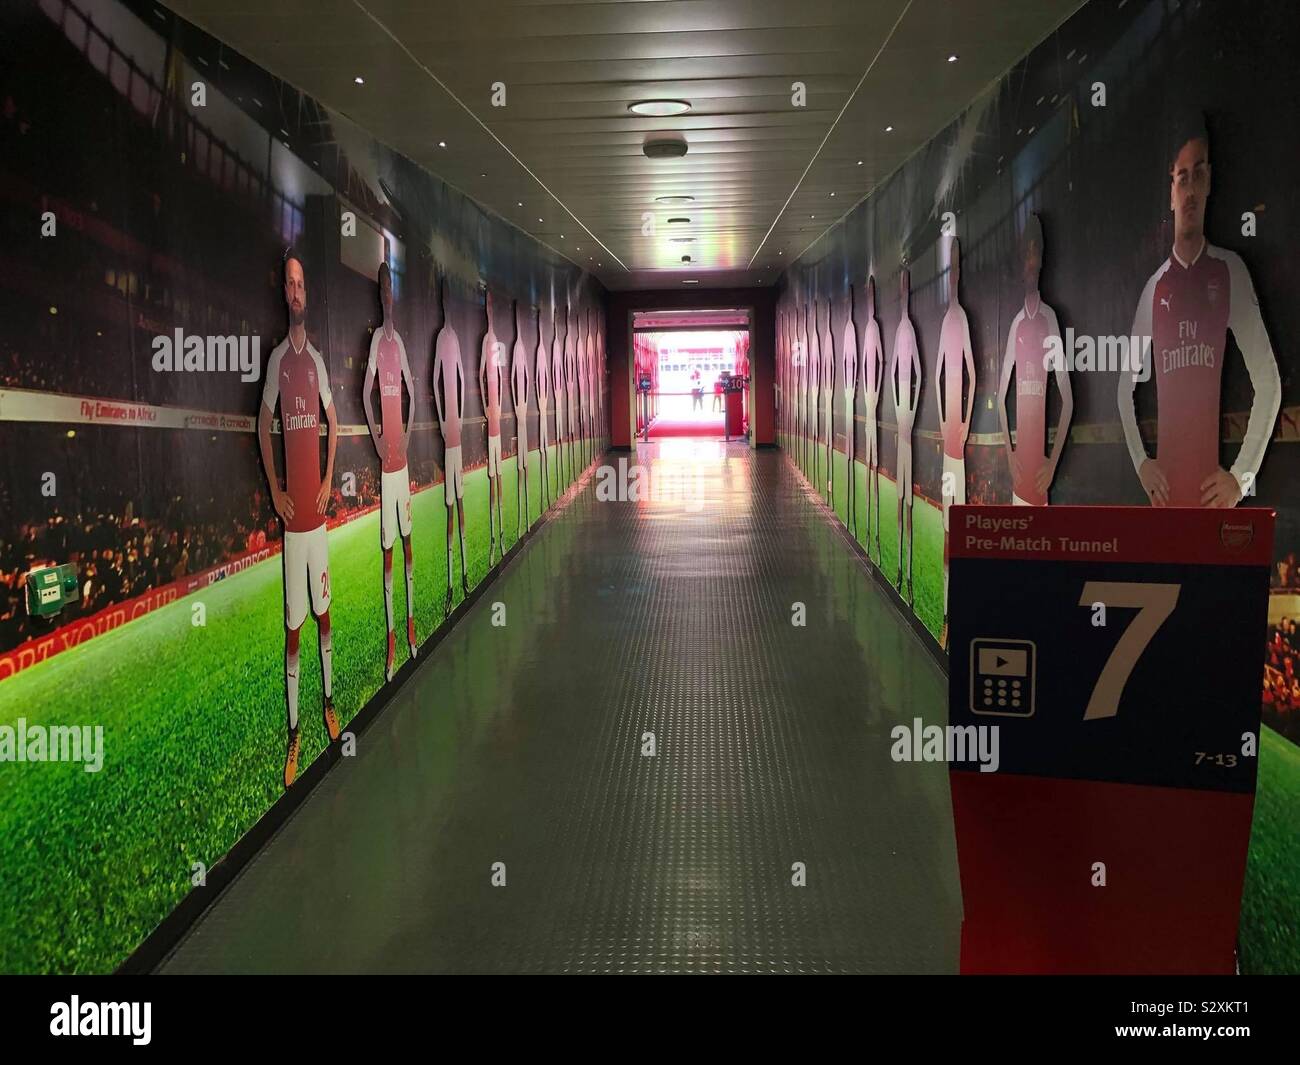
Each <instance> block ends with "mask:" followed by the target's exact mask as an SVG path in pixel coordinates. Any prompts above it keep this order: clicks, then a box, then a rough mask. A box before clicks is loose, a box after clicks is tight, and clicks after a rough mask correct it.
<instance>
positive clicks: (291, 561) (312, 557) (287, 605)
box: [283, 522, 330, 629]
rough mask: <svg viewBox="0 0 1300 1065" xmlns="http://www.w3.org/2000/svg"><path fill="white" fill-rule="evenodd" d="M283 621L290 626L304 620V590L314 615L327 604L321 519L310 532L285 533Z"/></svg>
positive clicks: (326, 542)
mask: <svg viewBox="0 0 1300 1065" xmlns="http://www.w3.org/2000/svg"><path fill="white" fill-rule="evenodd" d="M283 554H284V559H283V561H284V623H285V625H287V626H288V627H289V628H291V629H298V628H301V627H302V623H303V622H304V621H306V620H307V593H308V590H310V592H311V608H312V612H313V613H314V614H316V615H318V616H319V615H320V614H323V613H325V611H327V610H328V609H329V608H330V553H329V540H328V539H327V536H326V532H325V524H324V523H323V522H322V523H321V524H320V525H318V526H317V527H316V528H314V529H312V530H311V531H310V532H286V533H285V534H284V552H283Z"/></svg>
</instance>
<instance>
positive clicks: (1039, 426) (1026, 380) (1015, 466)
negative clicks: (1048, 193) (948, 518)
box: [998, 214, 1074, 507]
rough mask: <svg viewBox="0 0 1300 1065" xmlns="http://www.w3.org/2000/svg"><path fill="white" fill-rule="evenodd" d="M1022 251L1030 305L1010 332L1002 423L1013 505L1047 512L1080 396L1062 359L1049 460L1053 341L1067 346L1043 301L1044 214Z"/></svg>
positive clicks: (1030, 228)
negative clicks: (1011, 409) (1012, 395)
mask: <svg viewBox="0 0 1300 1065" xmlns="http://www.w3.org/2000/svg"><path fill="white" fill-rule="evenodd" d="M1020 248H1021V273H1022V276H1023V278H1024V283H1025V302H1024V305H1023V306H1022V307H1021V308H1020V311H1019V312H1018V313H1017V314H1016V316H1015V318H1013V319H1012V320H1011V328H1010V329H1009V330H1008V331H1007V350H1006V354H1005V355H1004V356H1003V357H1002V377H1001V380H1000V382H999V384H998V418H999V420H1000V421H1001V423H1002V442H1003V445H1004V447H1005V448H1006V453H1007V465H1008V467H1009V468H1010V470H1011V502H1012V503H1013V504H1015V505H1016V506H1034V507H1042V506H1046V505H1047V503H1048V490H1049V489H1050V488H1051V486H1052V480H1053V478H1054V477H1055V476H1056V466H1057V463H1059V462H1060V460H1061V451H1062V450H1063V449H1064V447H1065V440H1066V437H1067V436H1068V435H1069V431H1070V416H1071V414H1073V412H1074V394H1073V392H1072V391H1071V389H1070V371H1069V368H1068V367H1067V366H1066V364H1065V360H1064V359H1061V360H1058V361H1057V362H1056V365H1055V366H1054V367H1053V372H1052V376H1054V377H1055V378H1056V387H1057V388H1058V389H1059V390H1060V393H1061V416H1060V417H1059V418H1058V419H1057V422H1056V439H1055V441H1054V442H1053V443H1052V453H1051V455H1050V457H1049V456H1048V455H1047V453H1046V446H1047V391H1048V369H1047V366H1048V363H1049V362H1050V361H1051V360H1050V359H1048V357H1047V356H1048V352H1049V351H1050V350H1051V347H1052V345H1051V343H1050V342H1051V341H1052V339H1053V338H1054V339H1055V342H1056V344H1057V345H1059V344H1060V343H1061V325H1060V322H1059V321H1057V318H1056V312H1055V311H1054V310H1052V308H1051V307H1049V306H1048V305H1047V304H1046V303H1045V302H1043V297H1042V294H1041V293H1040V292H1039V288H1038V282H1039V276H1040V275H1041V273H1042V267H1043V226H1042V223H1041V222H1040V221H1039V219H1038V215H1036V214H1031V215H1030V216H1029V218H1028V220H1027V221H1026V223H1025V231H1024V233H1023V235H1022V236H1021V240H1020ZM1013 375H1014V377H1015V379H1016V440H1015V445H1014V446H1013V445H1012V442H1011V418H1010V415H1009V413H1008V411H1007V392H1008V391H1009V390H1010V387H1011V378H1012V376H1013Z"/></svg>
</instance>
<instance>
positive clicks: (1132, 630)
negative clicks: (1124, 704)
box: [1079, 581, 1182, 721]
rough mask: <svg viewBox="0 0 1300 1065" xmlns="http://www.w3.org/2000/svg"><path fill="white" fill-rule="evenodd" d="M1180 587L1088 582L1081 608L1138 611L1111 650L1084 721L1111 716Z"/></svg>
mask: <svg viewBox="0 0 1300 1065" xmlns="http://www.w3.org/2000/svg"><path fill="white" fill-rule="evenodd" d="M1181 588H1182V585H1181V584H1138V583H1130V582H1128V581H1088V582H1087V583H1086V584H1084V586H1083V594H1082V595H1080V596H1079V605H1080V606H1091V605H1093V604H1094V603H1101V604H1103V605H1104V606H1106V607H1108V608H1109V607H1128V608H1130V609H1134V610H1136V611H1137V612H1138V615H1137V617H1135V618H1134V619H1133V621H1132V622H1131V623H1130V624H1129V627H1128V628H1127V629H1125V630H1124V631H1123V632H1122V633H1121V634H1120V638H1119V642H1118V643H1117V644H1115V649H1114V650H1113V651H1111V653H1110V658H1109V659H1107V661H1106V665H1105V667H1104V668H1103V669H1102V671H1101V676H1099V677H1098V678H1097V684H1096V686H1095V687H1094V688H1093V689H1092V697H1091V698H1090V699H1089V700H1088V709H1087V710H1085V711H1084V712H1083V719H1084V721H1095V720H1097V719H1098V718H1103V717H1114V716H1115V714H1116V713H1117V712H1118V710H1119V697H1120V696H1121V695H1123V694H1124V686H1125V685H1126V684H1127V683H1128V678H1129V674H1130V673H1132V672H1133V667H1134V666H1135V665H1137V660H1138V659H1139V658H1140V657H1141V656H1142V652H1143V651H1145V650H1146V647H1147V644H1149V643H1150V642H1151V637H1153V636H1154V635H1155V634H1156V630H1157V629H1159V628H1160V626H1161V625H1163V624H1164V623H1165V619H1166V618H1167V617H1169V615H1170V614H1172V613H1173V612H1174V607H1175V606H1176V605H1177V604H1178V592H1179V590H1180V589H1181Z"/></svg>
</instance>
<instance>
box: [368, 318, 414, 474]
mask: <svg viewBox="0 0 1300 1065" xmlns="http://www.w3.org/2000/svg"><path fill="white" fill-rule="evenodd" d="M406 365H407V363H406V346H405V345H404V344H403V343H402V338H401V337H400V336H399V335H398V333H397V330H396V329H394V330H393V333H392V335H391V336H389V335H388V333H387V331H386V330H385V329H384V327H383V326H380V327H379V328H378V329H376V330H375V332H374V335H373V336H372V337H371V339H370V364H369V366H368V367H367V369H368V370H369V372H370V373H373V374H374V375H375V380H376V381H377V382H378V383H379V418H380V423H381V428H382V432H383V434H384V435H383V443H384V454H383V458H382V460H381V462H382V466H383V470H384V472H385V473H395V472H397V471H398V470H400V469H401V468H402V467H403V466H405V465H406V437H405V434H404V432H403V429H402V369H403V367H405V366H406ZM408 372H409V371H408Z"/></svg>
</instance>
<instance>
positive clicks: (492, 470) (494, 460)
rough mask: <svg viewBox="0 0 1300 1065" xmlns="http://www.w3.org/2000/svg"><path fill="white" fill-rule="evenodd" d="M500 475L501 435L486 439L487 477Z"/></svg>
mask: <svg viewBox="0 0 1300 1065" xmlns="http://www.w3.org/2000/svg"><path fill="white" fill-rule="evenodd" d="M500 474H501V434H500V433H497V434H496V435H494V436H489V437H488V476H489V477H498V476H500Z"/></svg>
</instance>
